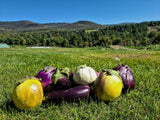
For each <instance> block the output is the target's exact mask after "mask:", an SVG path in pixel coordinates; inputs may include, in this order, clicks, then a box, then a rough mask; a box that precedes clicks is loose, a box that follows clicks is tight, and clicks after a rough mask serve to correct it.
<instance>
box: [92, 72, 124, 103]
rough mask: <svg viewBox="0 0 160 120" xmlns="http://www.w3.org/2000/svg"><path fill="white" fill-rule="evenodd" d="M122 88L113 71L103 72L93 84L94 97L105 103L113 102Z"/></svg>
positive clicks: (119, 79)
mask: <svg viewBox="0 0 160 120" xmlns="http://www.w3.org/2000/svg"><path fill="white" fill-rule="evenodd" d="M122 88H123V83H122V79H121V78H120V76H119V75H118V72H117V71H114V70H107V71H103V72H102V73H101V74H100V75H99V77H98V78H97V79H96V81H95V82H94V84H93V90H94V92H95V94H96V96H97V97H99V98H100V99H102V100H105V101H113V100H115V99H116V98H118V97H119V96H120V94H121V91H122Z"/></svg>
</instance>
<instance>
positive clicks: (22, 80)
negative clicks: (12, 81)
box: [16, 76, 40, 86]
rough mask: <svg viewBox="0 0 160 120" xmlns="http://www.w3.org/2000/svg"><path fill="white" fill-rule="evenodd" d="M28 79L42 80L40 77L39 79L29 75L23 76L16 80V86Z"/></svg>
mask: <svg viewBox="0 0 160 120" xmlns="http://www.w3.org/2000/svg"><path fill="white" fill-rule="evenodd" d="M28 79H34V80H38V81H40V79H38V78H35V77H29V76H27V77H25V78H23V79H21V80H18V82H16V86H18V85H20V84H21V83H23V82H24V81H26V80H28Z"/></svg>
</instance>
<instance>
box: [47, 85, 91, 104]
mask: <svg viewBox="0 0 160 120" xmlns="http://www.w3.org/2000/svg"><path fill="white" fill-rule="evenodd" d="M89 93H90V87H89V86H88V85H80V86H76V87H73V88H70V89H67V90H58V91H52V92H50V93H48V94H46V96H45V101H51V102H60V101H62V100H65V101H73V100H76V99H79V98H85V99H86V98H88V96H89Z"/></svg>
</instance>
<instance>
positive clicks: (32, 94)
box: [13, 78, 43, 109]
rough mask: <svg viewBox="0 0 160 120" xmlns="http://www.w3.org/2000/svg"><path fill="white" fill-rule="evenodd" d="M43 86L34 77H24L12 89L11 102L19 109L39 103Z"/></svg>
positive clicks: (41, 98) (28, 107) (32, 106)
mask: <svg viewBox="0 0 160 120" xmlns="http://www.w3.org/2000/svg"><path fill="white" fill-rule="evenodd" d="M42 100H43V88H42V84H41V82H40V81H39V80H38V79H36V78H25V79H23V80H22V81H21V82H20V83H18V84H17V85H16V87H15V88H14V90H13V102H14V104H15V106H16V107H17V108H19V109H30V108H34V107H36V106H39V105H41V103H42Z"/></svg>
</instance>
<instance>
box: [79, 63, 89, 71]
mask: <svg viewBox="0 0 160 120" xmlns="http://www.w3.org/2000/svg"><path fill="white" fill-rule="evenodd" d="M85 67H87V66H86V64H84V65H80V66H78V67H77V70H79V69H81V68H85Z"/></svg>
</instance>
